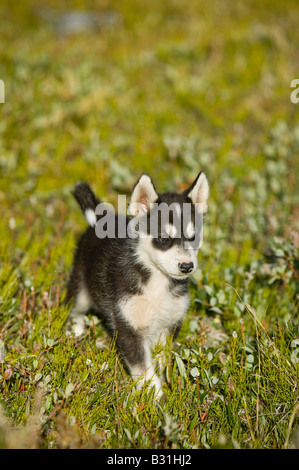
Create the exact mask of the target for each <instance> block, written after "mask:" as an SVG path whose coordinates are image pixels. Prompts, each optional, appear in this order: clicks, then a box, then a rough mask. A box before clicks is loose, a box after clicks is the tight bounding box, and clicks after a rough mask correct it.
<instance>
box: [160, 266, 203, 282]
mask: <svg viewBox="0 0 299 470" xmlns="http://www.w3.org/2000/svg"><path fill="white" fill-rule="evenodd" d="M159 268H160V270H161V271H162V272H163V273H164V274H166V276H168V277H171V278H172V279H178V280H182V279H187V277H189V276H191V274H193V273H194V271H195V270H194V269H192V271H191V272H190V273H171V272H169V271H167V270H166V269H164V268H163V266H159Z"/></svg>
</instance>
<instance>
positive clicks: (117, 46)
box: [0, 0, 299, 449]
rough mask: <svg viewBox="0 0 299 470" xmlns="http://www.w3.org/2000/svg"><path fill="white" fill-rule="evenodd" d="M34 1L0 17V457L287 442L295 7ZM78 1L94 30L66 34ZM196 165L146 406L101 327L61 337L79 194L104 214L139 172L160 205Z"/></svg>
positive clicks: (297, 338) (292, 426)
mask: <svg viewBox="0 0 299 470" xmlns="http://www.w3.org/2000/svg"><path fill="white" fill-rule="evenodd" d="M40 4H41V2H38V1H37V0H29V1H27V2H7V4H5V3H4V2H3V3H1V6H0V79H2V80H3V81H4V83H5V103H4V104H0V172H1V179H0V207H1V219H0V263H1V264H0V339H1V341H2V343H1V344H2V347H0V354H2V356H1V357H2V363H0V393H1V398H0V400H1V404H0V447H4V448H14V447H33V448H36V447H38V448H70V447H75V448H77V447H80V448H82V447H88V448H90V447H92V448H95V447H96V448H121V447H123V448H167V449H168V448H172V449H173V448H177V449H181V448H185V449H190V448H202V447H203V448H226V447H234V448H291V447H299V431H298V430H297V429H298V416H299V413H298V412H299V401H298V397H299V382H298V380H299V364H298V361H299V319H298V300H299V289H298V272H299V270H298V263H299V260H298V246H299V226H298V219H299V205H298V203H299V198H298V181H297V180H296V177H297V176H298V172H299V165H298V163H299V157H298V154H299V104H295V103H292V102H291V100H290V94H291V92H292V88H291V87H290V83H291V81H292V80H293V79H295V78H299V69H298V51H299V29H298V15H299V5H298V2H297V0H296V1H295V0H294V1H292V0H287V1H285V2H272V1H270V0H266V1H264V2H262V3H261V2H258V1H257V0H256V1H248V2H233V1H227V2H223V1H221V0H210V1H208V0H203V1H197V0H189V1H188V2H182V1H178V0H165V1H163V2H162V1H158V0H151V2H142V1H138V0H126V2H113V3H112V2H108V0H103V1H74V2H72V4H71V2H68V3H66V5H65V6H63V5H62V2H59V1H58V0H57V1H44V2H42V7H41V5H40ZM70 8H74V9H79V10H83V11H84V10H86V11H90V10H92V11H93V12H94V13H95V14H97V15H98V16H97V18H98V21H97V27H96V28H94V29H88V28H86V31H84V32H77V33H71V31H70V30H69V29H68V24H69V23H67V18H68V17H67V16H66V17H65V16H63V14H62V13H65V12H67V11H68V9H70ZM200 170H204V171H205V173H206V174H207V176H208V179H209V182H210V186H211V196H210V202H209V211H208V215H207V217H206V219H205V220H206V225H205V230H204V244H203V247H202V250H201V252H200V255H199V266H200V269H199V270H198V272H197V273H196V276H194V278H193V279H192V281H191V282H190V291H191V298H192V300H191V308H190V311H189V312H188V314H187V316H186V318H185V321H184V324H183V328H182V331H181V333H180V335H179V337H178V340H177V342H176V343H174V344H168V346H167V348H166V349H167V350H166V353H167V357H168V360H167V364H166V365H165V366H166V368H165V372H164V385H163V389H164V393H165V397H163V399H162V400H161V402H160V403H159V404H155V403H154V401H153V396H152V392H151V391H147V390H144V391H143V392H142V393H141V392H136V391H135V389H134V383H133V382H132V380H131V379H130V377H129V376H128V374H127V372H126V370H125V368H124V366H123V364H122V362H121V360H120V357H119V356H118V353H117V351H116V349H115V345H114V344H113V342H112V341H111V340H110V339H109V337H108V336H107V335H106V333H105V332H104V330H103V328H102V326H101V323H100V322H99V321H98V320H97V319H96V318H94V317H91V316H89V317H87V322H88V325H89V328H88V330H87V332H86V335H85V336H84V338H83V339H82V340H80V341H77V340H76V339H75V338H73V337H72V336H67V335H66V333H65V322H66V319H67V315H68V311H67V309H66V308H65V307H64V306H63V299H64V296H65V293H66V282H67V278H68V275H69V272H70V267H71V263H72V257H73V250H74V247H75V243H76V239H77V238H78V236H79V234H80V233H81V232H82V231H83V230H84V228H85V226H86V224H85V221H84V219H83V217H82V215H81V213H80V210H79V209H78V207H77V205H76V202H75V200H74V199H73V198H72V196H71V190H72V188H73V185H74V183H75V182H76V181H78V180H86V181H88V182H89V183H90V184H91V186H92V188H93V189H94V190H95V191H96V192H97V194H98V195H99V196H100V197H102V198H103V199H104V200H105V201H108V202H111V203H113V204H116V203H117V195H118V194H127V195H129V194H130V190H131V188H132V185H133V184H134V182H135V181H136V180H137V178H138V177H139V176H140V174H141V173H142V172H143V171H146V172H148V173H150V174H151V176H152V177H153V179H154V181H155V183H156V186H157V189H158V190H159V191H160V192H162V191H165V190H171V189H174V188H177V189H183V188H184V187H185V186H186V184H188V183H191V182H192V181H193V179H194V178H195V176H196V175H197V173H198V172H199V171H200ZM4 356H5V358H4ZM3 359H5V360H3Z"/></svg>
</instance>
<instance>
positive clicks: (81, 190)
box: [72, 182, 101, 227]
mask: <svg viewBox="0 0 299 470" xmlns="http://www.w3.org/2000/svg"><path fill="white" fill-rule="evenodd" d="M72 194H73V196H74V197H75V198H76V200H77V202H78V204H79V206H80V208H81V210H82V212H83V214H84V217H85V219H86V220H87V222H88V224H89V225H90V226H91V227H95V225H96V223H97V216H96V214H95V209H96V207H97V205H98V204H100V202H101V201H100V200H99V199H98V198H97V197H96V195H95V194H94V193H93V191H92V190H91V189H90V187H89V186H88V184H87V183H85V182H82V183H77V184H76V186H75V188H74V190H73V191H72Z"/></svg>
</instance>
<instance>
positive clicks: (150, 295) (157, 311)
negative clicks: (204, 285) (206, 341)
mask: <svg viewBox="0 0 299 470" xmlns="http://www.w3.org/2000/svg"><path fill="white" fill-rule="evenodd" d="M188 305H189V297H188V295H182V296H174V295H173V293H172V292H171V290H170V289H169V279H168V278H167V277H166V276H165V275H164V274H163V273H161V272H160V271H156V272H155V273H154V274H153V275H152V277H151V279H150V281H149V282H148V284H147V285H146V286H145V287H144V289H143V292H142V294H140V295H135V296H133V297H129V298H128V299H124V300H122V301H121V302H120V303H119V307H120V310H121V313H122V315H123V316H124V318H125V319H126V321H128V323H129V324H130V325H131V326H132V327H133V328H134V329H135V330H142V331H143V332H144V333H145V334H146V335H147V336H148V337H150V338H151V339H152V340H155V339H156V338H157V337H158V336H159V335H160V333H161V331H162V329H165V328H169V327H171V326H174V325H175V323H176V322H178V321H179V320H180V319H181V318H182V316H183V315H184V313H185V312H186V310H187V308H188Z"/></svg>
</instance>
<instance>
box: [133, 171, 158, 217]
mask: <svg viewBox="0 0 299 470" xmlns="http://www.w3.org/2000/svg"><path fill="white" fill-rule="evenodd" d="M157 198H158V194H157V191H156V189H155V186H154V183H153V182H152V179H151V177H150V176H149V175H146V174H143V175H142V176H141V177H140V178H139V180H138V181H137V183H136V185H135V187H134V189H133V192H132V196H131V201H130V205H129V208H128V212H129V214H130V215H133V216H136V215H141V214H142V213H146V212H148V211H149V210H150V207H151V204H152V203H153V202H155V201H156V199H157Z"/></svg>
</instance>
